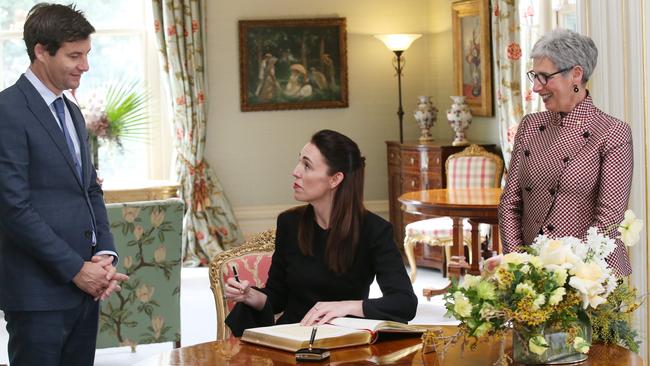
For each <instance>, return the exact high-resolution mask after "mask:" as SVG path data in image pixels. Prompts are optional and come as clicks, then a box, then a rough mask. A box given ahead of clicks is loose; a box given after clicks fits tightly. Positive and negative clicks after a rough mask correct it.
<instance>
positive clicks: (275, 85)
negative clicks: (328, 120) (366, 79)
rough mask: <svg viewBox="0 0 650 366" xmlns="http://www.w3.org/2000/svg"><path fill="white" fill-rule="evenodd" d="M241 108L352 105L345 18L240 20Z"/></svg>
mask: <svg viewBox="0 0 650 366" xmlns="http://www.w3.org/2000/svg"><path fill="white" fill-rule="evenodd" d="M239 74H240V85H239V89H240V102H241V110H242V111H244V112H248V111H271V110H286V109H311V108H346V107H348V69H347V45H346V29H345V18H317V19H286V20H241V21H239Z"/></svg>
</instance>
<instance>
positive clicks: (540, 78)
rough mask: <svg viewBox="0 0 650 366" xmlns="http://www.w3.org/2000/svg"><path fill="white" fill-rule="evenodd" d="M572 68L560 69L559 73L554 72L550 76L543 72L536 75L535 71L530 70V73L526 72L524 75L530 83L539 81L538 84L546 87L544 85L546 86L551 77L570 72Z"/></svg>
mask: <svg viewBox="0 0 650 366" xmlns="http://www.w3.org/2000/svg"><path fill="white" fill-rule="evenodd" d="M572 68H573V67H568V68H566V69H562V70H560V71H556V72H554V73H552V74H547V73H545V72H540V73H536V72H535V71H533V70H530V71H528V72H527V73H526V76H528V80H530V82H531V83H535V79H537V81H539V83H540V84H542V85H546V84H548V81H549V80H550V79H551V78H552V77H553V76H555V75H557V74H560V73H563V72H567V71H569V70H571V69H572Z"/></svg>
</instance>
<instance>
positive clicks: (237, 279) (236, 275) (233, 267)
mask: <svg viewBox="0 0 650 366" xmlns="http://www.w3.org/2000/svg"><path fill="white" fill-rule="evenodd" d="M232 273H233V274H234V275H235V281H237V282H240V281H239V274H238V273H237V267H235V266H232Z"/></svg>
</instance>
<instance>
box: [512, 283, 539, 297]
mask: <svg viewBox="0 0 650 366" xmlns="http://www.w3.org/2000/svg"><path fill="white" fill-rule="evenodd" d="M515 293H516V294H522V295H524V296H526V295H530V296H531V297H532V298H535V297H537V292H535V289H534V288H533V286H531V285H530V284H529V283H525V282H524V283H520V284H518V285H517V287H515Z"/></svg>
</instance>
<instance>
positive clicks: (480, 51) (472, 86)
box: [451, 0, 492, 117]
mask: <svg viewBox="0 0 650 366" xmlns="http://www.w3.org/2000/svg"><path fill="white" fill-rule="evenodd" d="M451 17H452V22H451V24H452V34H453V44H454V92H455V93H456V95H462V96H465V102H466V103H467V104H468V105H469V107H470V110H471V111H472V115H474V116H485V117H490V116H492V47H491V45H490V9H489V4H488V0H463V1H457V2H454V3H452V4H451Z"/></svg>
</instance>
